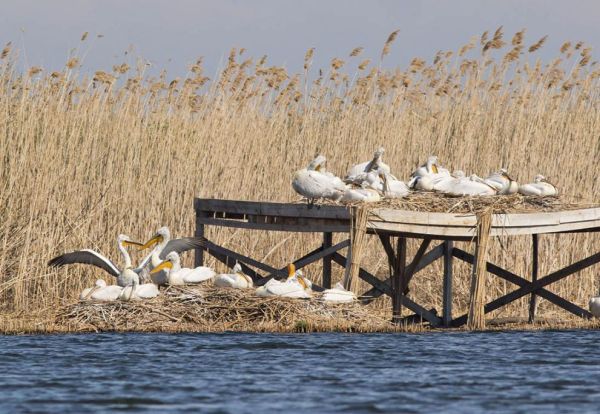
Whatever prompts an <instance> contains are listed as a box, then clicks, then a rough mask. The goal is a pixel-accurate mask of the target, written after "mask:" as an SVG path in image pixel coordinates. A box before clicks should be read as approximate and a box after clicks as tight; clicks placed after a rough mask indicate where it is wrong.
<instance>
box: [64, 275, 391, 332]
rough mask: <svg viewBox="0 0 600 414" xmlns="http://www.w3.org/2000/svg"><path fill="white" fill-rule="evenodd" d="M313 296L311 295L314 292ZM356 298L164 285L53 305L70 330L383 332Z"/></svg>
mask: <svg viewBox="0 0 600 414" xmlns="http://www.w3.org/2000/svg"><path fill="white" fill-rule="evenodd" d="M315 296H316V295H315ZM376 312H377V311H374V310H373V309H369V308H368V307H365V306H362V305H360V304H359V303H349V304H331V303H325V302H323V301H321V300H320V299H319V298H318V297H315V298H312V299H291V298H281V297H267V298H263V297H258V296H256V295H255V294H254V290H253V289H248V290H237V289H222V288H215V287H209V286H206V287H203V286H198V287H169V288H166V289H164V290H161V295H160V296H158V297H157V298H155V299H151V300H145V301H132V302H121V301H116V302H104V303H102V302H89V301H81V302H78V303H75V304H72V305H69V306H66V307H64V308H63V309H61V310H59V312H58V314H57V318H56V323H58V324H60V325H65V326H67V327H68V330H70V331H75V332H99V331H136V332H182V331H185V332H224V331H243V332H319V331H344V332H386V331H394V330H396V329H398V328H397V327H395V326H394V325H392V324H391V323H390V322H389V318H388V317H387V316H385V315H382V314H377V313H376Z"/></svg>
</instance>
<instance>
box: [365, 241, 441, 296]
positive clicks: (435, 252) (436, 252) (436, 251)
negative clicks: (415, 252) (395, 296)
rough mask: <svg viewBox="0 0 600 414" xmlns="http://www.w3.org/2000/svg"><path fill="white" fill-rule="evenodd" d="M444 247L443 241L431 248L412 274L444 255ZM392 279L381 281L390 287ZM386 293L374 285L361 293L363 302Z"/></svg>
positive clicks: (391, 265)
mask: <svg viewBox="0 0 600 414" xmlns="http://www.w3.org/2000/svg"><path fill="white" fill-rule="evenodd" d="M443 247H444V245H443V243H442V244H440V245H438V246H436V247H434V248H433V249H431V250H430V251H429V252H427V253H426V254H425V255H424V256H423V257H422V258H421V260H420V261H419V263H418V264H417V265H416V266H415V269H414V271H413V272H412V274H413V275H414V274H416V273H418V272H420V271H421V270H423V269H425V268H426V267H427V266H429V265H430V264H432V263H433V262H435V261H436V260H437V259H439V258H440V257H442V256H443V255H444V250H443ZM388 259H389V256H388ZM411 264H412V263H411ZM392 267H393V264H390V268H392ZM390 280H391V278H387V279H386V280H385V281H380V282H381V283H383V284H384V285H385V286H387V287H388V288H389V287H390V285H391V282H390ZM384 293H385V292H384V291H383V290H381V289H377V288H376V287H373V288H372V289H369V290H368V291H366V292H365V293H363V294H362V295H361V296H362V297H363V299H362V302H363V304H367V303H370V302H372V301H373V300H375V299H377V298H378V297H379V296H381V295H383V294H384Z"/></svg>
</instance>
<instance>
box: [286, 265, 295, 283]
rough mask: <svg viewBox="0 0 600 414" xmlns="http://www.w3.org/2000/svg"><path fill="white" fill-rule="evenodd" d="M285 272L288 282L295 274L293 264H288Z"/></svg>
mask: <svg viewBox="0 0 600 414" xmlns="http://www.w3.org/2000/svg"><path fill="white" fill-rule="evenodd" d="M287 271H288V277H287V278H288V280H290V279H291V278H293V277H294V275H295V274H296V265H294V264H293V263H290V264H289V265H288V266H287Z"/></svg>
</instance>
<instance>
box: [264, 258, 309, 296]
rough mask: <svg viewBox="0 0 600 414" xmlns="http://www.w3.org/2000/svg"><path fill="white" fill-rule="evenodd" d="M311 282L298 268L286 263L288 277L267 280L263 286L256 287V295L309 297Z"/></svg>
mask: <svg viewBox="0 0 600 414" xmlns="http://www.w3.org/2000/svg"><path fill="white" fill-rule="evenodd" d="M311 287H312V283H311V282H310V281H309V280H308V279H306V278H305V277H304V276H302V272H301V271H300V270H296V266H294V264H292V263H290V264H289V265H288V278H287V280H286V281H285V282H280V281H278V280H275V279H271V280H269V281H268V282H267V283H266V284H265V285H264V286H261V287H259V288H258V289H256V294H257V295H258V296H282V297H286V298H309V297H310V296H311V294H310V291H311Z"/></svg>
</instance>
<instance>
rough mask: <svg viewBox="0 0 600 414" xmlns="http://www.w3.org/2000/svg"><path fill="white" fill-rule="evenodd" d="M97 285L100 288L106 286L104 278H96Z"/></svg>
mask: <svg viewBox="0 0 600 414" xmlns="http://www.w3.org/2000/svg"><path fill="white" fill-rule="evenodd" d="M96 287H97V288H98V289H99V288H103V287H106V282H105V281H104V279H98V280H96Z"/></svg>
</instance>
